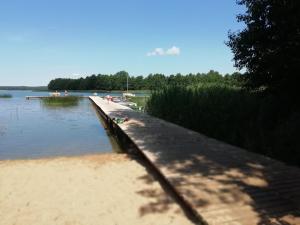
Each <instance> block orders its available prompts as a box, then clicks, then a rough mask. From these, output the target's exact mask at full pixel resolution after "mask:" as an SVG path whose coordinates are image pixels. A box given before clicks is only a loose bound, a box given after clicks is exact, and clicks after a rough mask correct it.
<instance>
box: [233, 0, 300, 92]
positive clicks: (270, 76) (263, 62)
mask: <svg viewBox="0 0 300 225" xmlns="http://www.w3.org/2000/svg"><path fill="white" fill-rule="evenodd" d="M237 3H238V4H239V5H244V6H246V12H245V14H240V15H238V16H237V20H238V22H244V23H245V25H246V27H245V28H244V29H243V30H242V31H238V32H231V31H229V41H228V42H227V45H228V46H229V47H230V48H231V50H232V52H233V53H234V58H233V59H234V61H235V66H236V67H237V68H238V69H243V68H245V69H246V70H247V74H248V75H247V86H248V87H250V88H254V89H257V88H261V87H264V88H265V89H268V90H271V91H273V92H275V93H290V92H291V91H296V88H297V86H298V84H297V82H296V79H297V78H296V77H297V75H298V71H299V65H300V19H299V18H300V1H299V0H239V1H238V2H237Z"/></svg>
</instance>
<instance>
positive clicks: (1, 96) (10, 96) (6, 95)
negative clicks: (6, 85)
mask: <svg viewBox="0 0 300 225" xmlns="http://www.w3.org/2000/svg"><path fill="white" fill-rule="evenodd" d="M0 98H12V95H11V94H0Z"/></svg>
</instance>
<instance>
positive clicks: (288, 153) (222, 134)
mask: <svg viewBox="0 0 300 225" xmlns="http://www.w3.org/2000/svg"><path fill="white" fill-rule="evenodd" d="M285 105H287V103H286V102H285V100H284V99H278V98H275V97H272V96H270V95H265V94H264V93H262V92H249V91H247V90H244V89H241V88H237V87H232V86H228V85H224V84H217V83H211V84H202V85H198V86H193V87H180V86H171V87H166V88H164V89H163V90H160V91H156V92H154V93H153V94H152V96H151V97H150V99H149V100H148V102H147V107H146V109H147V111H148V112H149V113H150V114H151V115H154V116H157V117H160V118H162V119H165V120H168V121H171V122H174V123H177V124H179V125H182V126H184V127H187V128H190V129H192V130H195V131H198V132H201V133H203V134H205V135H208V136H211V137H214V138H217V139H220V140H223V141H225V142H228V143H231V144H234V145H237V146H241V147H243V148H246V149H248V150H251V151H254V152H257V153H261V154H265V155H268V156H270V157H273V158H277V159H279V160H282V161H285V162H288V163H290V164H295V165H298V166H300V153H299V149H300V145H299V142H298V137H299V133H300V129H299V127H300V114H299V113H296V112H293V113H291V112H292V110H288V109H286V108H283V107H282V106H285Z"/></svg>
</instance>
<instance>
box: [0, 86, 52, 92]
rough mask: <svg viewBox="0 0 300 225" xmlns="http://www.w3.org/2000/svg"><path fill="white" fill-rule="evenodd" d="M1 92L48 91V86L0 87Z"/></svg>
mask: <svg viewBox="0 0 300 225" xmlns="http://www.w3.org/2000/svg"><path fill="white" fill-rule="evenodd" d="M0 90H20V91H21V90H33V91H47V90H48V88H47V86H0Z"/></svg>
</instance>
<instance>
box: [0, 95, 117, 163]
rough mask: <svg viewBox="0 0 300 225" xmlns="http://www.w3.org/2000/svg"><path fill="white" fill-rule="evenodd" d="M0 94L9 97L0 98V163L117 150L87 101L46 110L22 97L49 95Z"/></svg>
mask: <svg viewBox="0 0 300 225" xmlns="http://www.w3.org/2000/svg"><path fill="white" fill-rule="evenodd" d="M4 93H8V94H11V95H12V96H13V97H12V98H0V160H3V159H27V158H42V157H52V156H70V155H81V154H95V153H103V152H114V151H118V150H119V149H118V147H117V145H116V143H115V142H114V139H112V138H110V137H109V135H108V134H107V131H106V130H105V129H104V127H103V126H102V124H101V121H100V118H99V115H98V113H97V111H96V110H95V108H94V106H93V105H92V103H91V102H90V100H89V99H82V100H80V101H79V103H78V105H76V106H69V107H49V106H47V105H45V104H43V102H42V100H39V99H32V100H26V99H25V96H49V92H33V91H6V90H5V91H4V90H0V95H1V94H4ZM69 95H84V96H89V95H92V94H91V93H87V92H74V93H72V92H71V93H69ZM100 95H106V94H105V93H103V94H100ZM110 95H112V94H110ZM113 95H120V93H114V94H113Z"/></svg>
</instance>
